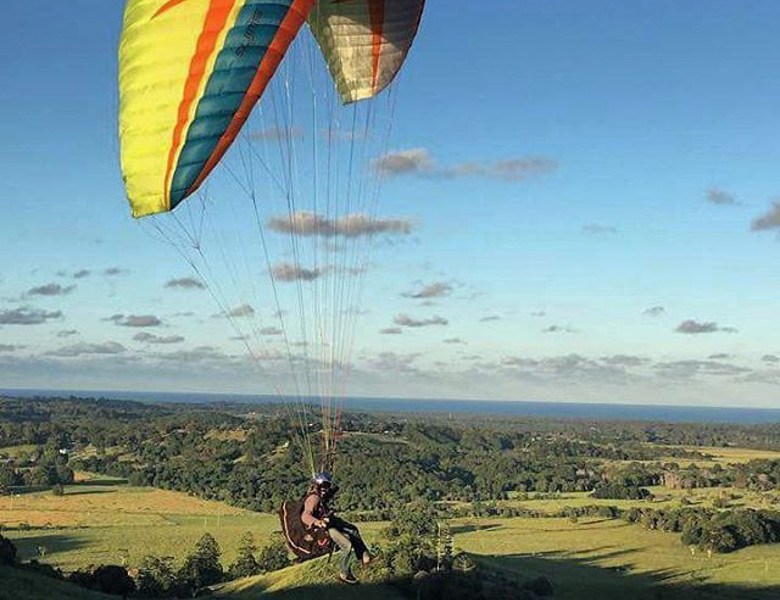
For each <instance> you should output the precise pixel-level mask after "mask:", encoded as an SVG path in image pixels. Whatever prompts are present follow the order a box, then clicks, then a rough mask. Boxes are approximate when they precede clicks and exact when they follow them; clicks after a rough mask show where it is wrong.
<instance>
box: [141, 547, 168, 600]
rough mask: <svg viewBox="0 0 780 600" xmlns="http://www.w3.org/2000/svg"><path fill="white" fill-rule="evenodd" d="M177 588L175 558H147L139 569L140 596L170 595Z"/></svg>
mask: <svg viewBox="0 0 780 600" xmlns="http://www.w3.org/2000/svg"><path fill="white" fill-rule="evenodd" d="M175 588H176V572H175V571H174V568H173V558H172V557H170V556H166V557H164V558H159V557H157V556H146V557H144V559H143V560H142V561H141V565H140V567H139V568H138V594H139V595H140V596H145V597H158V596H167V595H170V594H171V593H172V592H173V591H174V590H175Z"/></svg>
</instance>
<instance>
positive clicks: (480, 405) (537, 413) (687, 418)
mask: <svg viewBox="0 0 780 600" xmlns="http://www.w3.org/2000/svg"><path fill="white" fill-rule="evenodd" d="M0 393H2V394H6V395H8V396H17V397H33V396H64V397H67V396H78V397H82V398H88V397H92V398H112V399H115V400H137V401H140V402H163V403H167V402H172V403H218V402H231V403H243V404H258V403H261V404H263V403H278V402H279V401H280V400H279V398H278V397H276V396H251V395H241V394H203V393H178V392H177V393H173V392H121V391H110V390H89V391H84V390H78V391H77V390H33V389H24V390H12V389H0ZM312 402H318V401H317V400H312ZM344 407H345V408H346V409H348V410H356V411H366V412H383V413H445V414H446V413H457V414H475V415H487V416H493V417H501V416H507V417H546V418H557V419H589V420H618V421H664V422H668V423H741V424H756V423H778V422H780V409H773V408H736V407H716V406H657V405H651V404H607V403H585V402H533V401H525V400H516V401H503V400H502V401H498V400H444V399H442V400H429V399H419V400H416V399H413V398H357V397H352V398H346V399H345V400H344Z"/></svg>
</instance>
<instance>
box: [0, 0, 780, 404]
mask: <svg viewBox="0 0 780 600" xmlns="http://www.w3.org/2000/svg"><path fill="white" fill-rule="evenodd" d="M7 4H8V6H6V7H5V12H4V15H5V16H4V19H3V20H2V22H1V23H0V46H2V48H3V55H4V56H6V57H12V59H6V61H5V62H4V66H3V80H4V81H3V85H2V86H1V87H0V123H2V128H1V129H0V131H2V137H3V143H2V144H0V181H2V182H3V187H2V196H0V203H2V206H3V209H4V210H3V218H2V219H1V220H0V240H2V241H1V242H0V249H1V250H2V252H1V253H0V254H2V256H3V259H4V260H3V261H2V263H0V387H34V388H46V387H51V388H78V389H95V388H99V389H144V390H172V391H173V390H177V391H178V390H182V391H187V390H192V391H231V392H246V393H266V392H273V391H274V385H275V384H274V383H273V382H274V381H281V385H282V387H285V386H286V389H291V384H290V381H289V380H288V379H286V378H285V376H284V375H279V374H275V373H273V371H274V370H275V369H277V368H278V369H280V370H281V371H284V370H285V369H284V365H281V366H280V361H270V360H269V361H268V362H267V363H266V364H263V365H261V366H260V369H259V370H258V369H257V368H255V367H252V366H251V365H250V364H249V362H251V361H248V360H247V358H246V354H245V352H244V350H243V349H242V347H241V344H240V343H238V342H237V340H233V339H231V338H232V337H236V332H234V331H233V330H232V329H231V328H230V326H229V325H228V324H227V323H226V319H220V318H215V317H214V315H215V314H216V313H218V312H219V307H218V306H217V305H216V304H215V302H214V299H213V298H212V297H211V296H210V294H209V293H208V292H207V291H206V290H203V289H200V288H198V287H194V288H193V287H190V288H186V287H182V286H178V287H177V286H176V285H173V286H170V285H169V286H168V287H166V284H169V283H170V282H171V280H175V279H183V278H189V277H193V274H192V272H191V271H190V270H189V268H188V266H187V264H186V263H185V262H184V261H182V260H181V259H180V258H179V257H177V256H175V255H174V254H173V253H171V252H170V251H169V247H167V246H166V245H165V244H164V243H163V242H161V241H160V240H159V239H157V238H156V237H155V235H154V231H153V230H151V228H150V227H149V226H148V225H144V224H139V223H137V222H134V221H133V220H132V219H131V218H130V216H129V211H128V209H127V205H126V201H125V198H124V190H123V186H122V180H121V174H120V171H119V143H118V139H117V134H116V118H117V110H118V99H117V92H116V45H117V42H118V38H119V34H120V28H121V13H122V8H121V6H120V4H121V3H119V2H99V1H98V0H80V1H76V2H70V3H67V5H65V4H63V3H59V4H57V3H55V4H53V5H48V4H47V5H46V6H45V7H44V6H42V5H41V6H36V4H35V3H29V2H21V1H18V0H10V1H9V2H8V3H7ZM490 8H491V9H492V10H491V17H490V18H486V13H485V5H484V4H480V3H465V2H464V3H458V5H457V9H453V6H452V3H445V2H434V1H430V2H429V3H428V6H427V7H426V13H425V15H424V18H423V22H422V26H421V29H420V32H419V35H418V39H417V42H416V44H415V46H414V48H413V51H412V53H411V55H410V57H409V59H408V61H407V63H406V65H405V68H404V72H403V74H402V77H401V80H400V82H399V85H398V86H397V88H396V89H395V91H394V93H395V94H396V97H395V99H396V101H397V109H396V111H395V113H394V116H393V134H392V139H391V141H390V143H389V145H388V146H387V147H386V148H384V149H383V151H384V152H385V158H388V157H390V158H392V157H395V158H398V157H401V158H403V159H405V162H404V163H403V164H404V168H402V169H388V170H386V171H385V173H384V174H385V176H386V177H385V179H384V181H383V187H382V192H381V197H380V199H379V209H378V214H379V215H380V217H381V218H386V219H397V220H402V221H404V222H407V223H409V225H410V228H411V233H410V234H408V235H400V236H389V237H387V238H385V237H382V236H380V237H379V238H378V239H377V244H376V247H375V249H374V251H373V252H372V254H371V259H370V262H369V263H368V268H367V271H366V273H365V279H364V284H363V290H364V294H363V300H362V302H361V304H360V307H359V308H360V309H361V313H365V314H363V315H362V316H361V318H360V319H359V320H358V321H357V323H356V325H355V326H354V327H355V328H354V333H355V345H354V350H353V351H352V352H350V353H349V355H350V358H351V363H352V376H351V379H350V386H349V388H348V392H349V393H352V394H356V395H360V394H369V395H379V396H381V395H391V396H426V397H466V398H507V399H539V400H572V401H580V400H581V401H602V402H652V403H674V404H725V405H737V406H739V405H744V406H748V405H750V406H773V407H778V406H780V341H778V340H780V320H779V319H778V318H777V310H778V299H779V298H780V278H778V277H777V267H776V265H777V263H778V258H780V243H778V232H780V208H776V205H775V204H774V203H775V202H777V200H776V199H777V198H778V197H780V183H779V182H778V177H777V165H778V164H780V143H778V139H780V135H778V134H780V110H778V106H780V102H779V101H780V81H779V80H778V78H777V77H776V74H777V73H778V72H780V56H779V55H778V53H777V49H776V32H777V30H778V27H779V26H780V6H779V5H778V4H777V3H776V2H772V1H762V0H754V1H753V2H751V3H749V6H748V5H746V4H745V3H744V2H738V1H736V0H732V1H713V0H689V1H687V2H685V3H680V2H679V1H678V2H671V1H666V0H653V1H639V2H620V1H605V0H599V1H594V2H588V3H582V2H575V1H573V0H569V1H562V0H559V1H551V0H548V1H545V2H542V1H517V0H511V1H510V0H494V1H493V2H491V3H490ZM31 32H34V34H33V33H31ZM320 66H321V65H320ZM322 72H323V73H324V67H323V71H322ZM388 118H389V117H388ZM257 126H258V127H260V125H257ZM366 148H367V152H368V151H369V150H370V149H373V148H374V146H373V145H371V144H366ZM366 158H367V160H368V158H369V157H368V155H367V156H366ZM373 158H375V159H377V158H381V157H379V156H376V157H373ZM233 160H235V156H234V157H233ZM507 161H509V162H507ZM367 164H368V162H367ZM372 164H374V165H376V163H372ZM387 164H395V163H387ZM502 169H503V170H502ZM508 174H509V175H508ZM259 179H261V177H260V176H258V180H259ZM257 185H258V190H260V191H261V192H262V191H263V190H266V189H267V187H265V186H267V183H266V182H260V183H257ZM211 193H212V194H214V195H215V196H219V195H228V194H230V193H231V192H230V191H229V183H228V182H227V178H226V176H225V174H224V173H222V174H219V173H217V174H216V176H215V178H214V183H213V187H212V188H211ZM274 210H275V209H274V208H273V205H272V204H270V201H269V209H268V213H267V215H265V216H267V217H268V218H270V217H272V216H273V215H274V214H278V211H276V212H274ZM762 219H763V220H762ZM217 227H218V226H217ZM215 233H217V234H219V233H220V231H219V230H217V231H216V232H215ZM312 247H313V246H312ZM274 251H275V252H278V256H275V257H273V258H274V259H275V260H277V259H278V260H277V262H278V261H279V260H283V259H284V260H286V259H287V258H289V257H288V256H287V255H286V254H285V249H284V247H283V244H282V242H281V241H279V242H278V243H277V244H276V246H275V248H274ZM213 267H214V268H215V269H216V270H217V271H219V270H220V269H221V268H222V267H221V266H220V265H219V264H214V265H213ZM80 271H82V272H86V271H88V272H89V273H88V274H84V273H81V276H79V277H75V275H76V274H78V273H79V272H80ZM224 275H225V274H224V273H222V274H221V275H220V274H217V275H216V276H215V279H219V278H220V277H223V276H224ZM206 283H209V282H206ZM244 283H247V284H249V283H251V282H244ZM436 284H440V285H439V286H438V287H435V286H436ZM257 285H258V287H259V288H261V289H260V290H259V291H258V293H257V294H253V297H252V302H251V304H252V306H253V309H254V310H255V311H256V313H257V315H265V318H266V320H269V321H272V319H271V318H270V317H269V315H271V313H272V312H273V311H274V306H273V303H272V302H271V301H270V300H269V296H268V294H267V289H266V290H265V291H263V289H262V286H264V285H265V286H267V282H265V281H264V282H259V281H258V282H257ZM42 286H59V288H57V287H48V288H45V289H43V290H38V293H31V290H34V289H35V288H41V287H42ZM71 286H75V287H73V288H72V289H68V288H70V287H71ZM242 286H243V284H239V286H238V287H237V289H236V294H234V296H235V298H236V300H235V302H232V303H231V307H233V308H234V307H235V306H238V305H239V304H240V299H241V298H242V294H243V295H244V296H246V295H247V293H246V292H245V291H244V290H245V289H246V288H244V287H242ZM239 288H240V289H239ZM426 288H429V293H430V294H432V295H431V297H429V298H427V299H424V298H418V299H413V298H409V297H408V296H409V295H414V294H415V293H417V294H418V295H419V292H421V291H422V290H424V289H426ZM403 294H406V296H403ZM291 298H292V297H291V296H288V297H285V298H283V300H284V301H286V302H287V301H289V302H291V303H292V300H291ZM425 300H427V302H425ZM286 308H291V307H286ZM307 310H313V306H311V305H309V306H308V307H307ZM291 312H294V311H291ZM182 313H192V314H190V315H187V316H182ZM115 315H123V317H121V318H120V317H117V318H115V319H114V320H110V318H111V317H112V316H115ZM133 316H135V317H155V318H156V319H157V321H151V320H149V321H146V323H148V324H149V325H148V326H146V327H135V326H132V325H133V324H138V323H144V321H143V320H141V321H134V320H132V319H131V320H130V321H127V319H128V318H129V317H133ZM404 316H405V317H409V319H406V320H405V319H404V318H400V319H399V317H404ZM437 317H438V322H439V323H440V322H441V321H442V320H444V321H446V322H447V324H446V325H443V324H437V323H436V321H437ZM122 318H124V319H125V323H124V324H123V323H122V321H121V319H122ZM258 319H259V317H258ZM288 319H289V321H288V322H289V323H291V326H293V325H295V324H294V323H292V322H293V321H294V316H292V315H291V316H290V317H289V318H288ZM41 320H42V321H43V322H42V323H32V324H22V323H23V322H28V321H41ZM429 321H434V322H433V323H430V324H425V323H427V322H429ZM399 322H400V323H401V324H399ZM410 322H413V323H415V324H418V325H419V323H423V325H421V326H416V327H415V326H409V325H408V323H410ZM152 323H154V324H152ZM403 323H406V325H404V324H403ZM251 326H252V327H253V326H254V325H251ZM382 330H400V331H401V333H400V334H398V333H396V334H386V333H385V334H382V333H380V332H381V331H382ZM139 333H142V334H145V335H142V336H141V337H140V339H136V338H138V334H139ZM149 336H153V337H152V338H149ZM179 338H182V339H179ZM150 340H152V341H150ZM445 340H448V342H445ZM269 344H270V347H271V350H272V351H275V348H276V347H277V346H278V344H279V340H271V341H270V342H269ZM274 344H276V345H277V346H274Z"/></svg>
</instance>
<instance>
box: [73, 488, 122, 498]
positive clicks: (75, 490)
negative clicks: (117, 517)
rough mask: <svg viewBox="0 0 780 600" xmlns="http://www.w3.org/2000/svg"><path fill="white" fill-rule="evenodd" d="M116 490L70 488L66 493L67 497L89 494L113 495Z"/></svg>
mask: <svg viewBox="0 0 780 600" xmlns="http://www.w3.org/2000/svg"><path fill="white" fill-rule="evenodd" d="M113 493H114V490H97V489H93V490H82V489H79V488H68V489H67V490H66V491H65V495H66V496H86V495H87V494H113Z"/></svg>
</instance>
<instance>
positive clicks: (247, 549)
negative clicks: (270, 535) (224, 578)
mask: <svg viewBox="0 0 780 600" xmlns="http://www.w3.org/2000/svg"><path fill="white" fill-rule="evenodd" d="M256 551H257V546H255V539H254V537H253V536H252V534H251V533H250V532H248V531H247V532H246V533H245V534H244V535H243V536H241V544H240V546H239V548H238V558H236V560H235V562H234V563H233V564H232V565H230V567H229V568H228V576H229V577H230V579H240V578H241V577H251V576H252V575H257V574H258V573H259V572H260V565H259V564H258V562H257V559H256V558H255V552H256ZM285 554H286V550H285ZM267 560H268V562H269V563H273V557H270V556H269V557H267ZM271 570H273V569H271Z"/></svg>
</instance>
